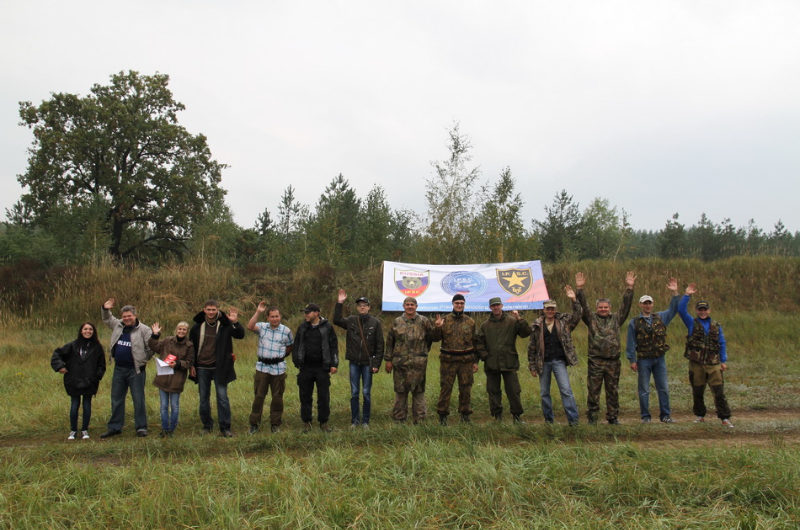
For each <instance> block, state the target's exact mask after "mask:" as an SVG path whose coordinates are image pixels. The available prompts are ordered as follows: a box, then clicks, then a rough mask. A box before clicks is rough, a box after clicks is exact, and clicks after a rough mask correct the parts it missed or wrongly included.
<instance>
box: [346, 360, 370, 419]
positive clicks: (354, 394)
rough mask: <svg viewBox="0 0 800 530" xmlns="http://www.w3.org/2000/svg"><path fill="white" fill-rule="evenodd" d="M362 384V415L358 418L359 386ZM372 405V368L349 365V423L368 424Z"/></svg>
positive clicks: (362, 365)
mask: <svg viewBox="0 0 800 530" xmlns="http://www.w3.org/2000/svg"><path fill="white" fill-rule="evenodd" d="M362 381H363V384H364V415H363V416H362V417H361V418H359V417H358V398H359V386H360V383H361V382H362ZM371 403H372V367H371V366H370V365H369V364H356V363H350V423H354V424H359V423H369V413H370V408H371Z"/></svg>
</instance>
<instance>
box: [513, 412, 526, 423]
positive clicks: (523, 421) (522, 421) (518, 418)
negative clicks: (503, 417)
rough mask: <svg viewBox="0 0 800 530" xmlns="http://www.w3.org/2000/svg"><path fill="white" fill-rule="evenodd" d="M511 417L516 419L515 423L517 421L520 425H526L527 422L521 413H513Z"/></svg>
mask: <svg viewBox="0 0 800 530" xmlns="http://www.w3.org/2000/svg"><path fill="white" fill-rule="evenodd" d="M511 417H512V418H513V419H514V423H516V424H518V425H524V424H525V420H523V419H522V417H521V416H520V415H519V414H512V416H511Z"/></svg>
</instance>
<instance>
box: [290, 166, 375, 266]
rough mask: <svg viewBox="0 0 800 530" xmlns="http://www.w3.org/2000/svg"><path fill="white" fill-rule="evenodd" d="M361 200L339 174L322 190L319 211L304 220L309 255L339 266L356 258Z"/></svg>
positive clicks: (312, 258) (317, 207)
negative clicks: (355, 250)
mask: <svg viewBox="0 0 800 530" xmlns="http://www.w3.org/2000/svg"><path fill="white" fill-rule="evenodd" d="M360 209H361V201H360V200H359V198H358V197H357V196H356V192H355V190H354V189H353V188H352V187H351V186H350V183H349V182H348V181H347V179H346V178H344V176H343V175H342V174H341V173H339V174H338V175H337V176H336V177H334V178H333V180H332V181H331V182H330V184H328V185H327V186H326V187H325V189H324V190H323V192H322V194H321V195H320V197H319V200H318V201H317V205H316V212H315V214H314V215H313V216H311V217H310V218H309V219H308V221H307V222H306V223H305V225H304V228H305V231H306V235H307V237H308V241H309V258H310V259H311V260H312V261H316V262H318V263H323V264H325V265H328V266H329V267H333V268H339V267H341V266H344V265H348V264H352V262H353V260H354V259H357V256H355V253H354V252H353V250H354V247H355V241H356V239H357V236H358V223H359V218H360V216H359V211H360Z"/></svg>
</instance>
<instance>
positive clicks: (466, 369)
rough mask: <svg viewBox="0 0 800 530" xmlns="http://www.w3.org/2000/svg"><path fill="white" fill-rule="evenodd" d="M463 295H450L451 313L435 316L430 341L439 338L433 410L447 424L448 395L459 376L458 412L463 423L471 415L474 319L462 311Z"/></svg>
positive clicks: (474, 359)
mask: <svg viewBox="0 0 800 530" xmlns="http://www.w3.org/2000/svg"><path fill="white" fill-rule="evenodd" d="M465 304H466V300H464V295H463V294H460V293H459V294H456V295H455V296H453V312H452V313H449V314H447V315H446V316H445V317H444V318H442V317H441V315H436V321H435V322H434V327H433V340H434V341H439V340H440V341H442V346H441V348H440V354H439V388H440V390H439V402H438V403H437V404H436V412H438V413H439V423H440V424H442V425H447V416H448V415H449V414H450V395H451V394H452V393H453V383H454V382H455V379H456V378H458V413H459V414H460V415H461V421H462V422H465V423H467V422H469V415H470V414H472V409H471V408H470V401H471V400H472V383H473V381H474V375H473V374H474V373H475V372H477V371H478V356H477V353H476V352H475V338H476V336H475V321H474V320H472V318H470V317H468V316H467V315H465V314H464V306H465Z"/></svg>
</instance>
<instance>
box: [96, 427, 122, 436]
mask: <svg viewBox="0 0 800 530" xmlns="http://www.w3.org/2000/svg"><path fill="white" fill-rule="evenodd" d="M118 434H122V431H114V430H111V429H109V430H107V431H106V432H104V433H103V434H101V435H100V438H111V437H112V436H116V435H118Z"/></svg>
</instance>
